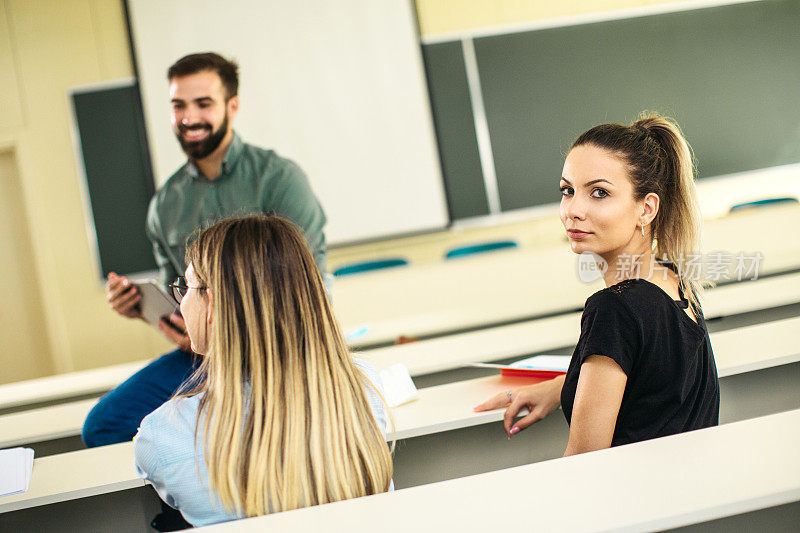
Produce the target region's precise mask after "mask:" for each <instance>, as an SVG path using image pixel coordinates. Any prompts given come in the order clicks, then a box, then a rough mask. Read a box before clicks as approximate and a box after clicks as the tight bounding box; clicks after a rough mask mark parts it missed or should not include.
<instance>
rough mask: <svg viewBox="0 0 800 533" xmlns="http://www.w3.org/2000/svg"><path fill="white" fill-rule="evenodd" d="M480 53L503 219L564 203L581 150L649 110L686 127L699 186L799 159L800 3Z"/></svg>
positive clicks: (731, 8) (507, 44)
mask: <svg viewBox="0 0 800 533" xmlns="http://www.w3.org/2000/svg"><path fill="white" fill-rule="evenodd" d="M426 46H434V45H426ZM474 46H475V52H476V56H477V62H478V71H479V74H480V81H481V87H482V97H483V101H484V107H485V110H486V120H487V122H488V127H489V133H490V137H491V144H492V151H493V155H494V163H495V169H496V174H497V180H498V187H499V192H500V200H501V205H502V209H503V210H504V211H505V210H509V209H516V208H522V207H528V206H534V205H541V204H547V203H552V202H557V201H558V200H559V192H558V177H559V176H560V173H561V168H562V165H563V160H564V155H565V153H566V151H567V150H568V148H569V146H570V144H571V143H572V141H573V140H574V139H575V138H576V137H577V136H578V135H579V134H580V133H581V132H583V131H585V130H586V129H588V128H589V127H591V126H593V125H596V124H599V123H602V122H629V121H631V120H633V119H635V118H636V116H637V115H638V114H639V113H640V112H641V111H643V110H656V111H659V112H662V113H664V114H667V115H669V116H672V117H674V118H675V119H676V120H677V121H678V123H679V124H680V125H681V127H682V128H683V130H684V133H685V134H686V137H687V138H688V140H689V142H690V144H691V145H692V147H693V149H694V153H695V156H696V160H697V165H698V176H699V177H700V178H703V177H709V176H718V175H724V174H730V173H735V172H743V171H748V170H753V169H757V168H764V167H771V166H776V165H783V164H789V163H797V162H800V1H797V0H764V1H761V2H753V3H745V4H733V5H727V6H717V7H712V8H704V9H697V10H691V11H681V12H675V13H666V14H658V15H651V16H645V17H637V18H628V19H621V20H612V21H604V22H597V23H591V24H582V25H575V26H564V27H557V28H550V29H540V30H533V31H527V32H522V33H513V34H505V35H493V36H488V37H481V38H476V39H475V40H474ZM433 89H436V87H435V86H434V87H433ZM433 100H434V101H435V100H436V98H433ZM443 148H447V147H446V146H443ZM459 150H462V151H463V149H461V148H459ZM442 157H443V159H446V158H447V157H452V156H451V155H442ZM462 194H465V193H462ZM476 194H479V191H478V192H477V193H476Z"/></svg>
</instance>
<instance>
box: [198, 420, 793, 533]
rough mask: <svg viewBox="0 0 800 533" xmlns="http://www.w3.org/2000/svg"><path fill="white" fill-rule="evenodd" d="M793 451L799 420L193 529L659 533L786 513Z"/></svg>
mask: <svg viewBox="0 0 800 533" xmlns="http://www.w3.org/2000/svg"><path fill="white" fill-rule="evenodd" d="M798 449H800V410H796V411H789V412H786V413H780V414H775V415H770V416H766V417H762V418H756V419H752V420H746V421H742V422H738V423H734V424H729V425H725V426H719V427H716V428H709V429H705V430H700V431H694V432H690V433H684V434H681V435H674V436H671V437H666V438H662V439H655V440H651V441H646V442H640V443H636V444H631V445H628V446H621V447H619V448H613V449H609V450H602V451H599V452H594V453H588V454H583V455H578V456H574V457H568V458H563V459H558V460H554V461H546V462H542V463H537V464H532V465H526V466H520V467H517V468H512V469H508V470H501V471H498V472H490V473H487V474H481V475H477V476H472V477H466V478H461V479H455V480H451V481H445V482H440V483H434V484H430V485H424V486H420V487H414V488H410V489H406V490H401V491H396V492H394V493H388V494H381V495H377V496H370V497H367V498H359V499H356V500H348V501H344V502H338V503H333V504H329V505H322V506H317V507H311V508H307V509H301V510H298V511H291V512H286V513H278V514H274V515H269V516H264V517H257V518H252V519H249V520H241V521H237V522H228V523H225V524H218V525H215V526H209V527H207V528H203V529H206V530H207V531H209V533H211V532H223V531H224V532H237V531H298V532H299V531H302V532H306V531H313V530H315V529H317V528H318V526H319V524H325V528H326V531H331V532H337V531H341V532H347V533H352V532H353V531H375V530H376V528H377V527H379V528H380V530H381V531H386V532H394V531H396V532H402V533H406V532H408V531H418V530H420V527H422V528H423V529H424V530H426V531H503V530H505V531H517V530H520V529H522V530H526V529H528V528H531V529H535V530H539V531H564V532H568V531H581V532H582V531H650V530H663V529H667V528H673V527H679V526H683V525H688V524H693V523H697V522H703V521H707V520H713V519H718V518H721V517H726V516H731V515H736V514H740V513H746V512H749V511H754V510H757V509H762V508H765V507H773V506H777V505H782V504H786V503H790V502H797V501H798V500H800V453H797V450H798ZM795 525H796V524H795Z"/></svg>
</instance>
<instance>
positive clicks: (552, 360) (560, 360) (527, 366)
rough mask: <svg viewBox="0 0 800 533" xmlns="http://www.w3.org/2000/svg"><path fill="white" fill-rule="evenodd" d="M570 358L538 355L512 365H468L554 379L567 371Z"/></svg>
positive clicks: (512, 373)
mask: <svg viewBox="0 0 800 533" xmlns="http://www.w3.org/2000/svg"><path fill="white" fill-rule="evenodd" d="M570 358H571V357H570V356H569V355H537V356H535V357H529V358H527V359H523V360H521V361H516V362H514V363H511V364H510V365H498V364H493V363H470V364H468V365H467V366H475V367H480V368H498V369H500V374H501V375H503V376H518V377H530V378H544V379H552V378H555V377H558V376H562V375H564V374H566V373H567V368H568V367H569V360H570Z"/></svg>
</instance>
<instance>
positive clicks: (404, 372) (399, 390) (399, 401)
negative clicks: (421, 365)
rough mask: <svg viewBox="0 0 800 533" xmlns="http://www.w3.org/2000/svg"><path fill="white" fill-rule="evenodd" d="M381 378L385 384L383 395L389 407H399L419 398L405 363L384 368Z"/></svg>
mask: <svg viewBox="0 0 800 533" xmlns="http://www.w3.org/2000/svg"><path fill="white" fill-rule="evenodd" d="M380 377H381V381H382V382H383V395H384V398H385V399H386V403H388V404H389V407H397V406H398V405H403V404H404V403H406V402H410V401H411V400H415V399H417V397H419V392H417V387H415V386H414V382H413V381H412V380H411V375H410V374H409V373H408V368H406V365H404V364H403V363H395V364H393V365H392V366H390V367H387V368H384V369H383V370H381V371H380Z"/></svg>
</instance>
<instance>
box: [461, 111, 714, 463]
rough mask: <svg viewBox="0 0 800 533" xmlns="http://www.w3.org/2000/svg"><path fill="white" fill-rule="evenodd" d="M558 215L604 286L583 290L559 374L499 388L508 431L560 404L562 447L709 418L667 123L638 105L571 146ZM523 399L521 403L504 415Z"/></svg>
mask: <svg viewBox="0 0 800 533" xmlns="http://www.w3.org/2000/svg"><path fill="white" fill-rule="evenodd" d="M560 187H561V193H562V199H561V209H560V216H561V222H562V223H563V224H564V228H565V229H566V230H567V236H568V237H569V240H570V245H571V247H572V251H573V252H575V253H578V254H583V253H591V254H592V256H591V257H592V258H594V260H595V261H596V262H597V263H598V265H599V267H600V270H601V271H602V272H603V278H604V281H605V284H606V288H605V289H603V290H601V291H599V292H597V293H595V294H593V295H592V296H591V297H590V298H589V299H588V300H587V301H586V306H585V308H584V312H583V316H582V317H581V335H580V338H579V340H578V344H577V346H576V348H575V352H574V353H573V355H572V360H571V362H570V366H569V370H568V371H567V374H566V376H563V377H560V378H556V379H553V380H550V381H546V382H542V383H537V384H535V385H530V386H528V387H522V388H520V389H517V390H515V391H507V392H504V393H501V394H498V395H497V396H494V397H493V398H490V399H489V400H487V401H486V402H484V403H483V404H481V405H479V406H477V407H476V408H475V410H476V411H483V410H488V409H496V408H498V407H504V406H507V409H506V413H505V427H506V432H507V433H508V436H509V437H511V436H512V435H515V434H516V433H519V431H521V430H522V429H524V428H526V427H528V426H529V425H531V424H532V423H534V422H536V421H538V420H541V419H542V418H544V417H545V416H547V415H548V414H550V413H551V412H552V411H553V410H554V409H555V408H556V407H558V405H559V403H560V404H561V406H562V408H563V410H564V415H565V416H566V418H567V422H568V423H569V424H570V433H569V442H568V443H567V448H566V451H565V453H564V455H573V454H577V453H583V452H588V451H592V450H598V449H602V448H608V447H609V446H617V445H620V444H627V443H631V442H638V441H641V440H646V439H652V438H656V437H662V436H665V435H672V434H675V433H680V432H683V431H690V430H693V429H700V428H704V427H708V426H713V425H717V424H718V423H719V381H718V378H717V370H716V364H715V362H714V354H713V352H712V350H711V344H710V342H709V338H708V330H707V329H706V324H705V321H704V319H703V313H702V310H701V309H700V304H699V301H698V299H697V295H698V294H699V292H700V283H699V280H698V279H697V277H696V273H694V272H691V271H690V270H691V269H690V268H688V265H687V268H684V263H685V262H686V261H688V260H689V259H690V258H691V256H692V254H695V253H697V250H698V244H699V242H698V241H699V225H700V215H699V210H698V208H697V202H696V198H695V189H694V171H693V165H692V158H691V151H690V149H689V146H688V144H687V143H686V140H685V139H684V138H683V135H682V134H681V132H680V130H679V129H678V126H677V125H676V124H675V123H673V122H671V121H669V120H667V119H665V118H662V117H659V116H657V115H648V116H644V117H643V118H641V119H639V120H638V121H636V122H634V123H633V124H631V125H630V126H625V125H622V124H603V125H601V126H597V127H594V128H592V129H590V130H589V131H587V132H586V133H584V134H583V135H581V136H580V137H579V138H578V140H577V141H575V143H574V144H573V145H572V148H571V149H570V152H569V154H568V155H567V158H566V161H565V162H564V170H563V174H562V178H561V183H560ZM523 408H528V409H529V411H530V414H528V415H527V416H525V417H523V418H521V419H520V420H518V421H516V422H514V417H515V416H516V415H517V413H519V411H520V410H521V409H523Z"/></svg>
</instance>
